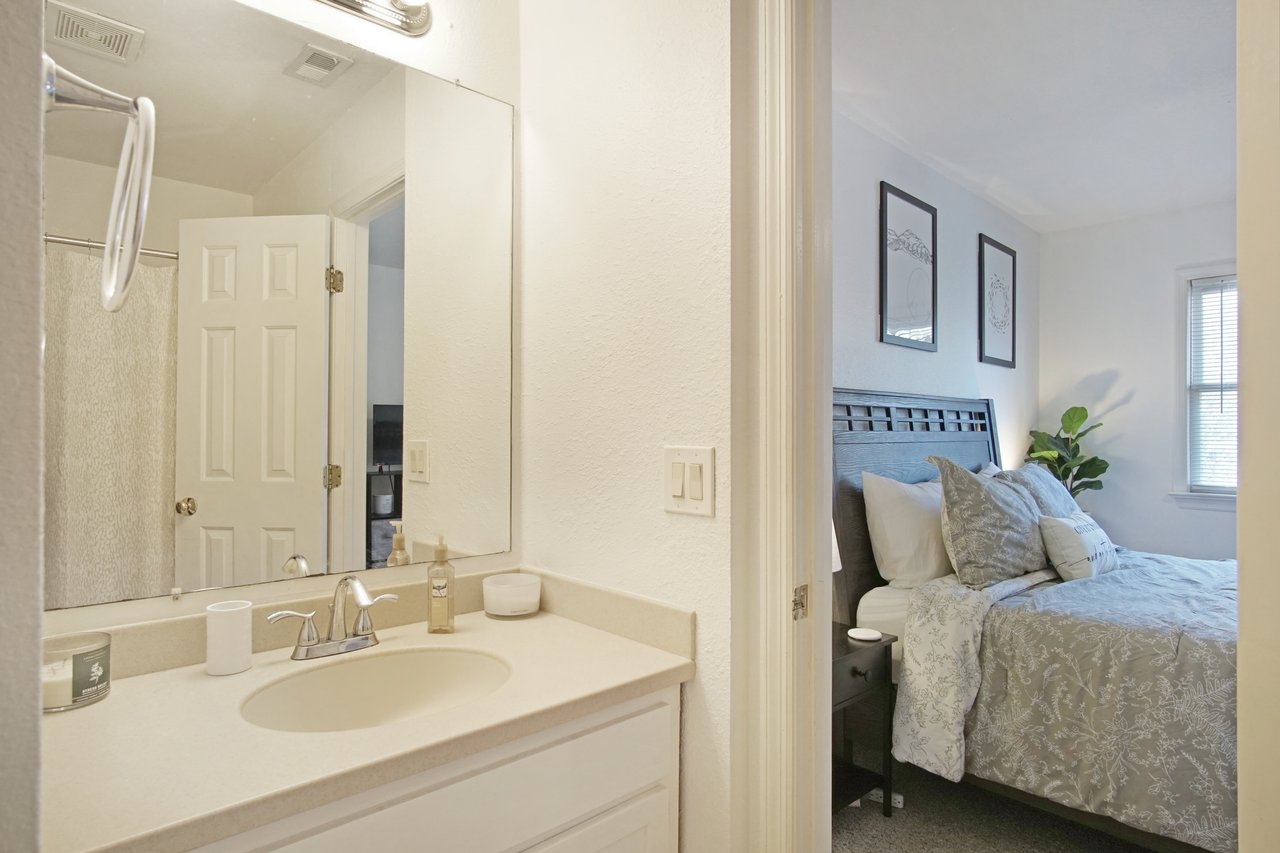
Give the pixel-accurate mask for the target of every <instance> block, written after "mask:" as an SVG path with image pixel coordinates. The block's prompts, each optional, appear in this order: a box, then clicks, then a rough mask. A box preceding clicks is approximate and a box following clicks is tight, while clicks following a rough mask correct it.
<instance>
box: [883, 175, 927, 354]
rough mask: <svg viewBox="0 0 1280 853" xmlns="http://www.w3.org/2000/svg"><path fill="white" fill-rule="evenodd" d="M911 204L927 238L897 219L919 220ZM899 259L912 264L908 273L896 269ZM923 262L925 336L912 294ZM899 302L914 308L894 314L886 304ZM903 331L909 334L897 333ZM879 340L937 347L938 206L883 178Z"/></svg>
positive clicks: (920, 347) (915, 296)
mask: <svg viewBox="0 0 1280 853" xmlns="http://www.w3.org/2000/svg"><path fill="white" fill-rule="evenodd" d="M900 205H905V207H903V206H900ZM911 208H916V209H917V210H918V211H919V212H923V213H925V214H927V215H928V217H929V228H928V232H929V237H928V242H927V243H926V242H925V238H924V237H923V236H922V235H920V234H918V233H916V229H915V228H912V227H910V225H909V224H908V223H905V222H902V221H901V220H904V219H915V220H916V224H917V225H918V224H919V215H918V214H915V215H913V214H912V213H911ZM920 230H923V229H920ZM891 252H892V253H893V256H892V257H891V255H890V253H891ZM891 260H895V261H897V262H898V263H897V264H894V265H892V266H893V267H894V269H891V264H890V261H891ZM904 260H905V261H907V263H908V264H909V265H914V267H915V268H914V269H912V270H911V271H910V273H909V274H904V271H903V270H902V269H900V268H899V267H901V266H902V261H904ZM913 262H914V263H913ZM925 266H927V267H928V269H929V298H928V305H929V317H928V321H929V322H928V328H929V331H928V337H927V338H926V337H924V334H925V333H924V332H923V331H922V330H923V329H924V326H923V325H922V324H921V322H920V321H921V320H922V319H923V318H922V317H921V316H920V315H919V314H916V313H915V311H920V310H921V309H922V308H923V305H922V304H921V299H920V295H919V293H918V292H916V293H914V294H913V291H918V289H919V285H920V281H919V274H920V273H921V272H922V271H923V268H924V267H925ZM904 301H905V302H906V303H907V304H908V305H909V306H913V307H914V311H912V312H909V314H908V316H905V317H899V316H897V314H898V311H897V310H895V311H894V312H893V313H892V314H891V312H890V306H891V305H893V306H900V305H902V303H903V302H904ZM904 331H905V332H910V334H902V332H904ZM880 342H881V343H884V344H894V345H896V346H902V347H911V348H912V349H918V350H925V351H927V352H937V351H938V209H937V208H936V207H934V206H933V205H931V204H928V203H927V202H924V201H921V200H920V199H918V198H916V197H915V196H913V195H911V194H910V193H908V192H904V191H903V190H900V189H898V188H897V187H895V186H893V185H892V184H890V183H888V182H887V181H881V182H880Z"/></svg>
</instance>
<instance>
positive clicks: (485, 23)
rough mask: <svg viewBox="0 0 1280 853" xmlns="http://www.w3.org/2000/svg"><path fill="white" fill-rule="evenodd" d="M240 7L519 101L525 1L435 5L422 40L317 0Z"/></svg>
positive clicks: (256, 1) (439, 0) (250, 1)
mask: <svg viewBox="0 0 1280 853" xmlns="http://www.w3.org/2000/svg"><path fill="white" fill-rule="evenodd" d="M239 2H241V3H243V4H244V5H246V6H252V7H254V8H257V9H262V10H264V11H267V12H270V13H272V14H273V15H276V16H277V17H281V18H284V19H286V20H289V21H293V22H294V23H298V24H301V25H302V26H304V27H310V28H311V29H313V30H315V31H316V32H319V33H323V34H324V35H327V36H329V37H331V38H335V39H339V40H341V41H345V42H347V43H348V44H354V45H356V46H357V47H360V48H363V49H364V50H368V51H372V52H374V53H377V54H380V55H382V56H386V57H388V58H390V59H394V60H396V61H397V62H400V63H402V64H404V65H407V66H409V67H410V68H416V69H418V70H419V71H425V72H427V73H428V74H434V75H435V76H437V77H441V78H443V79H445V80H449V81H454V80H456V81H458V82H460V83H461V84H462V85H464V86H466V87H467V88H469V89H474V90H476V91H477V92H483V93H485V94H486V95H489V96H491V97H494V98H498V99H500V100H503V101H506V102H507V103H509V104H514V103H517V102H518V98H519V93H520V42H519V8H520V4H519V0H431V14H432V25H431V30H430V31H429V32H428V33H427V34H426V35H424V36H422V37H420V38H408V37H406V36H404V35H401V34H400V33H398V32H395V31H393V30H389V29H387V28H386V27H381V26H378V25H377V24H374V23H370V22H367V21H362V20H360V19H359V18H356V17H353V16H352V15H351V14H350V13H348V12H343V11H342V10H340V9H335V8H333V7H331V6H326V5H324V4H323V3H316V2H315V0H239Z"/></svg>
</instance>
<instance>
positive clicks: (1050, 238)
mask: <svg viewBox="0 0 1280 853" xmlns="http://www.w3.org/2000/svg"><path fill="white" fill-rule="evenodd" d="M1235 242H1236V212H1235V203H1234V202H1227V203H1225V204H1217V205H1211V206H1207V207H1198V208H1193V209H1191V210H1182V211H1177V212H1173V213H1167V214H1161V215H1158V216H1149V217H1143V218H1141V219H1132V220H1129V221H1126V222H1116V223H1109V224H1105V225H1098V226H1093V227H1089V228H1080V229H1076V230H1072V231H1061V232H1057V233H1054V234H1046V235H1044V236H1043V237H1041V240H1040V257H1041V264H1040V279H1041V291H1042V295H1041V301H1040V355H1041V358H1040V418H1039V421H1040V423H1042V424H1044V425H1045V427H1046V428H1049V427H1053V426H1055V425H1056V424H1057V422H1058V419H1059V418H1060V417H1061V415H1062V412H1063V411H1064V410H1065V409H1066V408H1067V407H1068V406H1071V405H1076V404H1079V405H1084V406H1087V407H1088V409H1089V412H1090V414H1092V415H1093V416H1094V417H1096V418H1097V419H1099V420H1101V421H1103V422H1104V424H1105V425H1104V426H1103V427H1102V428H1101V429H1099V430H1098V431H1097V432H1095V433H1093V434H1092V435H1091V436H1089V439H1088V440H1087V445H1086V446H1087V448H1088V450H1089V451H1090V452H1092V453H1097V454H1098V455H1100V456H1102V457H1103V458H1104V459H1107V460H1109V461H1110V462H1111V470H1110V471H1109V472H1108V473H1107V475H1106V476H1105V477H1104V483H1105V488H1104V489H1103V490H1102V491H1100V492H1093V493H1090V494H1088V495H1086V496H1085V497H1084V498H1083V502H1084V504H1085V506H1086V508H1087V509H1089V511H1090V512H1092V513H1093V514H1094V515H1095V516H1096V517H1097V519H1098V522H1099V523H1100V524H1101V525H1102V526H1103V527H1104V528H1105V529H1106V531H1107V533H1108V534H1109V535H1110V536H1111V538H1112V539H1114V540H1115V541H1116V542H1117V543H1119V544H1121V545H1126V546H1128V547H1131V548H1136V549H1139V550H1144V551H1159V552H1163V553H1173V554H1182V555H1185V556H1190V557H1206V558H1214V557H1234V556H1235V553H1236V542H1235V535H1236V530H1235V526H1236V513H1235V508H1234V506H1231V505H1227V506H1225V507H1222V508H1221V509H1201V508H1189V507H1184V506H1179V505H1178V504H1177V503H1176V502H1175V501H1174V499H1173V498H1172V497H1171V496H1170V491H1171V490H1173V489H1174V488H1175V484H1176V481H1177V479H1178V476H1179V472H1181V471H1182V463H1181V462H1180V461H1179V457H1180V456H1181V454H1182V453H1183V452H1184V451H1183V449H1182V447H1183V445H1182V443H1181V441H1180V438H1179V436H1178V434H1177V433H1178V430H1179V429H1180V425H1179V420H1178V418H1179V412H1180V408H1181V406H1182V405H1183V402H1182V401H1183V398H1182V395H1181V390H1180V389H1181V385H1180V383H1181V382H1182V381H1184V377H1183V372H1182V370H1181V368H1180V367H1179V365H1180V364H1181V359H1182V358H1183V355H1182V350H1181V346H1182V340H1183V337H1182V336H1183V335H1185V331H1184V329H1183V325H1182V324H1183V320H1182V319H1181V316H1180V314H1179V310H1180V306H1181V304H1182V303H1181V300H1183V299H1185V295H1184V293H1183V290H1182V287H1181V286H1180V285H1179V284H1178V283H1177V282H1176V280H1175V271H1176V270H1177V268H1178V267H1180V266H1186V265H1191V264H1203V263H1209V262H1214V261H1221V260H1226V259H1231V258H1234V257H1235V254H1236V245H1235ZM1183 476H1185V474H1183ZM1180 488H1181V489H1182V490H1185V481H1184V482H1183V483H1182V484H1181V487H1180Z"/></svg>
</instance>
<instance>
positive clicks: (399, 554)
mask: <svg viewBox="0 0 1280 853" xmlns="http://www.w3.org/2000/svg"><path fill="white" fill-rule="evenodd" d="M391 526H392V527H393V528H395V531H396V532H395V533H393V534H392V536H391V553H390V554H388V555H387V565H388V566H407V565H409V552H408V551H406V550H405V549H404V522H403V521H393V522H391Z"/></svg>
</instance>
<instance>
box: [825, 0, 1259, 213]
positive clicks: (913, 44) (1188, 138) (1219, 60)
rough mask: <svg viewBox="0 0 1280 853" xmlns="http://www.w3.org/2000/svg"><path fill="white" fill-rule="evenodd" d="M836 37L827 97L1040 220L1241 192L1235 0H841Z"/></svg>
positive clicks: (966, 182) (952, 174) (968, 183)
mask: <svg viewBox="0 0 1280 853" xmlns="http://www.w3.org/2000/svg"><path fill="white" fill-rule="evenodd" d="M832 47H833V50H832V89H833V93H832V97H833V108H834V110H835V112H836V113H838V114H841V115H844V116H846V117H847V118H849V119H852V120H853V121H855V122H857V123H858V124H860V125H862V126H864V127H866V128H867V129H868V130H870V131H872V132H874V133H876V134H877V135H879V136H881V137H883V138H885V139H886V140H888V141H889V142H891V143H893V144H894V145H897V146H898V147H900V148H902V149H904V150H906V151H907V152H909V153H911V154H912V155H914V156H916V157H917V158H918V159H920V160H922V161H924V162H926V163H927V164H929V165H930V166H932V167H934V168H935V169H937V170H938V171H939V172H941V173H942V174H943V175H945V176H946V177H948V178H950V179H952V180H954V181H956V182H957V183H959V184H961V185H962V186H964V187H966V188H967V189H970V190H972V191H974V192H976V193H978V194H980V195H982V196H985V197H986V198H988V199H990V200H991V201H993V202H995V203H996V204H997V205H999V206H1000V207H1003V208H1004V209H1005V210H1007V211H1008V212H1009V213H1011V214H1013V215H1014V216H1016V217H1017V218H1018V219H1020V220H1022V221H1023V222H1025V223H1026V224H1027V225H1029V226H1031V227H1032V228H1034V229H1036V230H1037V231H1041V232H1049V231H1058V230H1062V229H1067V228H1075V227H1080V226H1084V225H1091V224H1097V223H1102V222H1112V221H1117V220H1121V219H1127V218H1132V217H1136V216H1143V215H1148V214H1152V213H1157V212H1161V211H1167V210H1175V209H1180V208H1187V207H1192V206H1195V205H1200V204H1209V203H1213V202H1221V201H1227V200H1230V199H1232V198H1234V197H1235V5H1234V2H1233V0H1123V1H1122V2H1121V1H1120V0H1056V2H1043V0H1036V2H1027V0H984V2H981V3H957V2H955V1H954V0H892V2H890V0H836V1H835V2H834V3H833V4H832ZM836 154H837V156H838V155H839V152H836Z"/></svg>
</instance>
